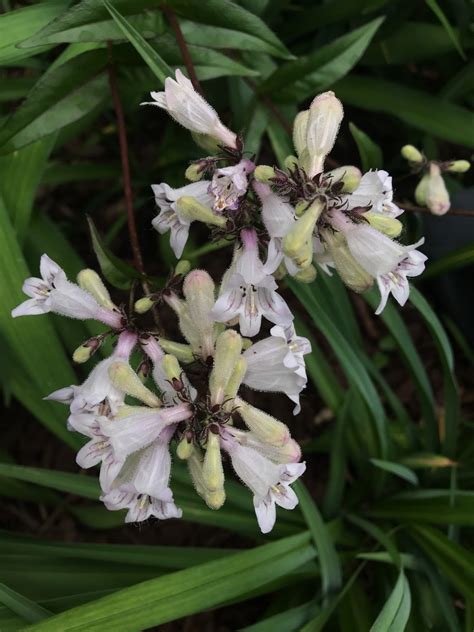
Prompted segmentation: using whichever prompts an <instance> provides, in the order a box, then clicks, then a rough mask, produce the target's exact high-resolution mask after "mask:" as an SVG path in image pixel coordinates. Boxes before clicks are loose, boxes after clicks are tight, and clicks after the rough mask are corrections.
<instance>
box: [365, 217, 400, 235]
mask: <svg viewBox="0 0 474 632" xmlns="http://www.w3.org/2000/svg"><path fill="white" fill-rule="evenodd" d="M362 217H363V218H364V219H365V220H367V221H368V222H369V224H370V225H371V226H373V227H374V228H376V229H377V230H379V231H380V232H381V233H383V234H384V235H387V236H388V237H392V238H395V237H398V236H399V235H400V233H401V232H402V229H403V224H402V223H401V222H400V221H399V220H398V219H395V218H394V217H389V216H388V215H384V214H383V213H376V212H375V211H367V212H366V213H364V214H363V215H362Z"/></svg>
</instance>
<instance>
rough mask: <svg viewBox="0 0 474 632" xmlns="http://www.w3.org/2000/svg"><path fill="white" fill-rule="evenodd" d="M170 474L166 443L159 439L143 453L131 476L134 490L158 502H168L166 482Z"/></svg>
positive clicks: (168, 492)
mask: <svg viewBox="0 0 474 632" xmlns="http://www.w3.org/2000/svg"><path fill="white" fill-rule="evenodd" d="M170 473H171V456H170V451H169V447H168V442H164V441H160V440H159V439H158V440H157V441H155V442H154V444H153V445H151V446H149V447H148V448H146V450H145V451H144V452H143V454H142V456H141V458H140V462H139V464H138V466H137V470H136V472H135V474H134V476H133V484H134V486H135V489H136V490H137V491H138V492H139V493H141V494H148V495H149V496H153V497H154V498H158V499H160V500H170V499H171V498H170V490H169V487H168V482H169V479H170Z"/></svg>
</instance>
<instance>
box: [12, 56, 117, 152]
mask: <svg viewBox="0 0 474 632" xmlns="http://www.w3.org/2000/svg"><path fill="white" fill-rule="evenodd" d="M105 63H106V58H105V54H104V52H103V51H92V52H88V53H84V54H83V55H79V56H78V57H74V58H73V59H71V60H69V61H67V62H65V63H64V64H61V65H59V66H53V67H51V68H50V69H49V70H48V71H47V72H46V73H45V74H44V75H43V76H42V77H41V78H40V79H39V80H38V82H37V83H36V85H35V86H34V88H33V89H32V90H31V92H30V93H29V94H28V96H27V98H26V100H25V101H24V102H23V103H22V104H21V105H20V107H19V108H18V109H17V110H16V111H15V112H14V113H13V114H12V115H11V116H10V118H9V119H8V120H7V121H6V122H5V123H4V125H3V126H2V127H1V128H0V145H3V147H1V149H0V153H10V152H12V151H14V150H15V149H19V148H20V147H24V146H25V145H29V144H30V143H32V142H34V141H35V140H38V139H40V138H43V137H44V136H48V135H49V134H52V133H53V132H55V131H57V130H59V129H62V128H63V127H66V126H67V125H69V124H70V123H73V122H74V121H77V120H79V119H81V118H83V117H84V116H86V115H87V114H88V113H90V112H91V111H92V110H94V109H95V108H97V107H98V106H99V105H101V104H102V103H103V102H104V101H105V99H106V97H107V94H108V89H107V88H108V85H107V79H106V77H105V75H99V76H95V75H97V73H98V72H99V71H100V70H101V69H102V68H103V67H104V65H105Z"/></svg>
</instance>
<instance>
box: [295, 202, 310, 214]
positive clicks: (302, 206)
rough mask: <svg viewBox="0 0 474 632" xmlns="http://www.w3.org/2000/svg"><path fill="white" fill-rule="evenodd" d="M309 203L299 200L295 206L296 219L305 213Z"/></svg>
mask: <svg viewBox="0 0 474 632" xmlns="http://www.w3.org/2000/svg"><path fill="white" fill-rule="evenodd" d="M309 206H310V202H308V201H307V200H300V201H299V202H298V203H297V204H296V206H295V213H296V215H297V216H298V217H301V216H302V215H303V213H304V212H305V211H307V210H308V208H309Z"/></svg>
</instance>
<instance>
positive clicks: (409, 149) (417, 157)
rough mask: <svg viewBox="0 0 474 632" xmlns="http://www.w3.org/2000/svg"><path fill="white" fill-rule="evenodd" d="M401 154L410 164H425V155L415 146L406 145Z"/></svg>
mask: <svg viewBox="0 0 474 632" xmlns="http://www.w3.org/2000/svg"><path fill="white" fill-rule="evenodd" d="M400 153H401V154H402V156H403V158H405V160H408V161H409V162H423V161H424V158H423V154H422V153H421V151H420V150H419V149H417V148H416V147H414V146H413V145H404V146H403V147H402V148H401V151H400Z"/></svg>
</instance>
